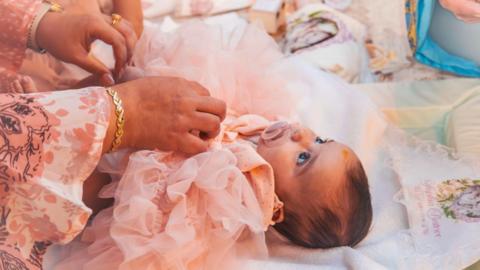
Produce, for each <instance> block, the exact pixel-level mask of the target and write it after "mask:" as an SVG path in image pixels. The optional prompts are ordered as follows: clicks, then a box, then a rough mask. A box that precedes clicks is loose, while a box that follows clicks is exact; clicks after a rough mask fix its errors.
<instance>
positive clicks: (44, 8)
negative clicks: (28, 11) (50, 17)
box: [27, 0, 63, 53]
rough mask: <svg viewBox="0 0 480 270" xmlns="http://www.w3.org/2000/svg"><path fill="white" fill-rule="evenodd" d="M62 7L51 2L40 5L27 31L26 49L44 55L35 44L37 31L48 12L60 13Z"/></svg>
mask: <svg viewBox="0 0 480 270" xmlns="http://www.w3.org/2000/svg"><path fill="white" fill-rule="evenodd" d="M62 11H63V7H62V6H61V5H60V4H58V3H55V2H53V1H49V0H44V1H43V2H42V4H41V7H40V9H39V10H38V12H37V14H36V15H35V16H34V17H33V19H32V23H31V24H30V26H29V29H28V38H27V47H28V48H30V49H32V50H34V51H36V52H38V53H45V52H46V51H45V50H44V49H43V48H40V46H38V44H37V29H38V25H39V24H40V21H41V20H42V19H43V17H44V16H45V15H46V14H47V13H48V12H62Z"/></svg>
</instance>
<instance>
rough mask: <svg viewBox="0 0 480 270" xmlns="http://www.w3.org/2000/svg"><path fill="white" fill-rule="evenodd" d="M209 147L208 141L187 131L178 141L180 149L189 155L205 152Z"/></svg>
mask: <svg viewBox="0 0 480 270" xmlns="http://www.w3.org/2000/svg"><path fill="white" fill-rule="evenodd" d="M207 149H208V142H206V141H204V140H202V139H200V138H199V137H197V136H195V135H193V134H190V133H185V135H183V137H182V138H181V139H180V141H179V143H178V151H180V152H182V153H184V154H187V155H194V154H198V153H201V152H205V151H207Z"/></svg>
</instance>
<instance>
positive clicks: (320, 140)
mask: <svg viewBox="0 0 480 270" xmlns="http://www.w3.org/2000/svg"><path fill="white" fill-rule="evenodd" d="M327 141H328V140H324V139H322V138H320V137H316V138H315V143H316V144H322V143H326V142H327Z"/></svg>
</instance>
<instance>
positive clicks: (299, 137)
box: [290, 128, 308, 143]
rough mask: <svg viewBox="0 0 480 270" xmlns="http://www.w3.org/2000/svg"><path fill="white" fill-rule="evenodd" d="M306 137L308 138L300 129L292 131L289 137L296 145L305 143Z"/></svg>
mask: <svg viewBox="0 0 480 270" xmlns="http://www.w3.org/2000/svg"><path fill="white" fill-rule="evenodd" d="M306 137H308V136H307V135H306V134H305V131H304V130H302V129H300V128H297V129H294V130H293V132H292V134H291V135H290V139H291V140H292V141H294V142H297V143H302V142H303V141H306Z"/></svg>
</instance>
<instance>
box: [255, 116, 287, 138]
mask: <svg viewBox="0 0 480 270" xmlns="http://www.w3.org/2000/svg"><path fill="white" fill-rule="evenodd" d="M289 129H290V124H288V123H287V122H285V121H281V122H276V123H274V124H273V125H271V126H269V127H268V128H266V129H265V130H264V131H263V132H262V134H261V135H260V137H261V138H262V140H263V141H265V142H272V141H275V140H277V139H279V138H281V137H283V135H284V134H285V131H287V130H289Z"/></svg>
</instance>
